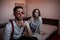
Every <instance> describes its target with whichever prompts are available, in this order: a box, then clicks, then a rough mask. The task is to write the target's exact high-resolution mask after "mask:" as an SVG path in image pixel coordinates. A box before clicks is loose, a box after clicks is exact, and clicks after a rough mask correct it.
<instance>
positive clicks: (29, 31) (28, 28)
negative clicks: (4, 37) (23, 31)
mask: <svg viewBox="0 0 60 40" xmlns="http://www.w3.org/2000/svg"><path fill="white" fill-rule="evenodd" d="M26 24H27V27H26V28H27V31H28V34H29V36H30V37H31V36H32V31H31V29H30V26H29V24H28V22H26Z"/></svg>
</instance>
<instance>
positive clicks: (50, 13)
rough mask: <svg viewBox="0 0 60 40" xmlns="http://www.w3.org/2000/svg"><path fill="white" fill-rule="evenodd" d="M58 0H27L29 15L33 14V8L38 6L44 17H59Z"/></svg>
mask: <svg viewBox="0 0 60 40" xmlns="http://www.w3.org/2000/svg"><path fill="white" fill-rule="evenodd" d="M58 6H59V5H58V1H57V0H27V15H28V16H31V13H32V11H33V9H35V8H38V9H40V11H41V15H42V17H44V18H45V17H46V18H53V19H59V16H58V14H59V11H58V9H59V8H58Z"/></svg>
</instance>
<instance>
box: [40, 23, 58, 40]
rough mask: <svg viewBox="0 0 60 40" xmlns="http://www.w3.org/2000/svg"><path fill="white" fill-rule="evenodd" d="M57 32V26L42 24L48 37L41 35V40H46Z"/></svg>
mask: <svg viewBox="0 0 60 40" xmlns="http://www.w3.org/2000/svg"><path fill="white" fill-rule="evenodd" d="M56 30H57V27H56V26H53V25H48V24H42V31H43V32H45V33H46V35H40V36H39V37H40V39H39V40H45V39H46V38H48V37H49V36H50V35H51V34H52V33H53V32H54V31H56Z"/></svg>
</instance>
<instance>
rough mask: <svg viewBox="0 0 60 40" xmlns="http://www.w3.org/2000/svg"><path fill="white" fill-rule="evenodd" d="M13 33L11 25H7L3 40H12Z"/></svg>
mask: <svg viewBox="0 0 60 40" xmlns="http://www.w3.org/2000/svg"><path fill="white" fill-rule="evenodd" d="M11 31H12V27H11V24H10V23H8V24H7V25H6V27H5V30H4V38H3V40H10V36H11Z"/></svg>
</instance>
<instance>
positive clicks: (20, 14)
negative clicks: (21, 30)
mask: <svg viewBox="0 0 60 40" xmlns="http://www.w3.org/2000/svg"><path fill="white" fill-rule="evenodd" d="M15 18H16V19H17V20H22V19H23V18H24V13H23V9H22V8H18V9H17V10H16V12H15Z"/></svg>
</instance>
